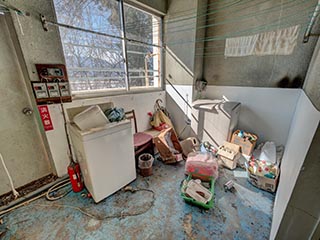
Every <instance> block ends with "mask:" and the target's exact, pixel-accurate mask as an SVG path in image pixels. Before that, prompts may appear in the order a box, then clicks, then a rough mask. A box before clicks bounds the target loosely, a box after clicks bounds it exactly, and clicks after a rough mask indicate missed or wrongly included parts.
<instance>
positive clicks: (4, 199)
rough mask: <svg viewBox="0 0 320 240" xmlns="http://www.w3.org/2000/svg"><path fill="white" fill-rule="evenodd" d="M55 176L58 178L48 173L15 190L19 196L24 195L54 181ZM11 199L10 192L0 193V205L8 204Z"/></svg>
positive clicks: (12, 197)
mask: <svg viewBox="0 0 320 240" xmlns="http://www.w3.org/2000/svg"><path fill="white" fill-rule="evenodd" d="M57 178H58V177H57V176H55V175H53V174H49V175H47V176H45V177H43V178H40V179H38V180H36V181H33V182H31V183H28V184H26V185H24V186H22V187H19V188H17V191H18V192H19V198H21V197H24V196H26V195H27V194H29V193H32V192H33V191H35V190H37V189H39V188H40V187H42V186H45V185H47V184H49V183H51V182H54V181H55V180H56V179H57ZM13 200H15V197H14V195H13V194H12V192H9V193H6V194H3V195H1V196H0V207H2V206H5V205H7V204H9V203H10V202H12V201H13Z"/></svg>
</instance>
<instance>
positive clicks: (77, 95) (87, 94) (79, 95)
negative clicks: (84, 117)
mask: <svg viewBox="0 0 320 240" xmlns="http://www.w3.org/2000/svg"><path fill="white" fill-rule="evenodd" d="M115 1H117V2H118V3H119V14H120V24H121V27H122V29H121V37H123V39H121V43H122V46H123V56H124V59H123V60H124V65H125V69H124V71H125V72H126V74H125V84H126V87H125V88H109V89H95V90H84V91H72V89H71V95H72V99H74V100H76V99H86V98H96V97H104V96H115V95H125V94H138V93H145V92H158V91H162V90H163V89H164V46H163V16H164V15H163V14H160V13H158V12H156V11H152V9H150V11H149V8H148V7H147V6H146V7H144V6H143V5H141V6H140V4H139V5H136V4H131V3H130V2H128V1H124V0H115ZM124 5H128V6H129V7H132V8H135V9H137V10H139V11H141V12H144V13H146V14H149V15H152V16H155V17H157V18H159V46H160V47H159V48H160V49H159V53H160V56H159V68H160V71H159V74H160V76H159V86H158V87H150V86H141V87H140V86H138V87H137V86H133V87H131V86H130V80H129V71H130V70H129V68H128V60H127V59H128V58H127V53H128V52H127V45H128V40H126V32H125V29H126V25H125V15H124V14H125V13H124ZM54 17H55V19H56V20H57V13H56V10H55V8H54ZM60 28H62V27H61V26H60V27H59V28H58V32H59V39H60V44H61V46H62V45H63V43H62V39H61V30H60ZM142 45H143V44H142ZM151 45H152V44H150V46H151ZM62 48H63V46H62ZM63 57H64V62H65V63H66V60H65V53H64V51H63ZM65 65H66V64H65ZM66 68H67V71H68V66H67V65H66Z"/></svg>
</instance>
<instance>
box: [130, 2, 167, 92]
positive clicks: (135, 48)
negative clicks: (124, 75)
mask: <svg viewBox="0 0 320 240" xmlns="http://www.w3.org/2000/svg"><path fill="white" fill-rule="evenodd" d="M124 16H125V29H126V37H127V38H129V39H134V40H138V41H142V42H146V43H149V44H153V45H160V34H159V30H160V23H161V22H160V21H161V19H160V18H158V17H155V16H153V15H151V14H149V13H146V12H144V11H141V10H139V9H136V8H134V7H130V6H128V5H125V6H124ZM160 52H161V51H160V49H159V48H158V47H154V46H146V45H142V44H138V43H132V42H127V58H128V71H129V84H130V87H160V82H159V79H160V59H161V58H160Z"/></svg>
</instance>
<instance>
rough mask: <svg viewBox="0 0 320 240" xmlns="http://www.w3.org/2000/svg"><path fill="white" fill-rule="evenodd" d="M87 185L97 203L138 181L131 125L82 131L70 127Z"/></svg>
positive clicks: (117, 124)
mask: <svg viewBox="0 0 320 240" xmlns="http://www.w3.org/2000/svg"><path fill="white" fill-rule="evenodd" d="M69 129H70V136H71V140H72V146H73V149H74V154H75V156H76V159H77V161H78V162H79V164H80V168H81V172H82V176H83V178H84V183H85V186H86V188H87V189H88V191H89V192H90V193H91V194H92V197H93V199H94V201H95V202H100V201H101V200H103V199H104V198H106V197H108V196H110V195H111V194H113V193H114V192H116V191H118V190H119V189H121V188H122V187H124V186H126V185H127V184H128V183H130V182H132V181H133V180H135V179H136V168H135V158H134V147H133V135H132V128H131V122H130V121H129V120H124V121H121V122H119V123H109V124H106V125H105V126H103V127H100V128H94V129H91V130H87V131H81V130H80V129H79V128H78V127H77V126H76V125H75V124H70V125H69Z"/></svg>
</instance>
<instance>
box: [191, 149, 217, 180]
mask: <svg viewBox="0 0 320 240" xmlns="http://www.w3.org/2000/svg"><path fill="white" fill-rule="evenodd" d="M185 173H186V174H190V173H191V174H192V175H193V176H196V177H197V178H199V179H201V180H203V181H209V180H210V177H213V178H214V179H215V180H216V179H217V178H218V175H219V165H218V161H217V159H216V158H215V157H214V155H213V154H212V153H202V152H192V153H189V155H188V159H187V161H186V165H185Z"/></svg>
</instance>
